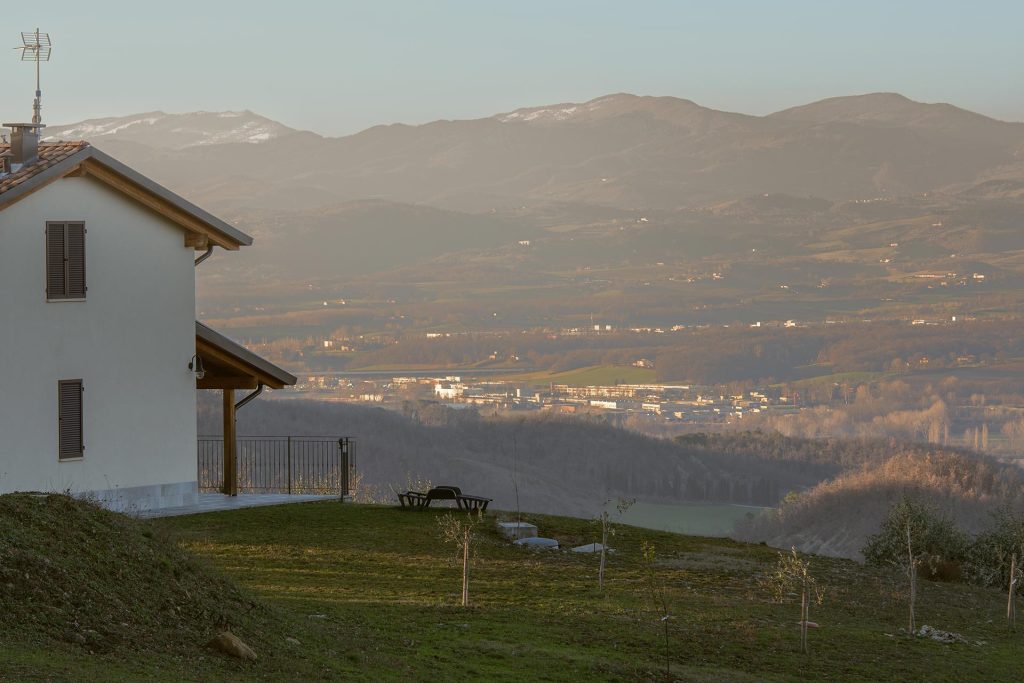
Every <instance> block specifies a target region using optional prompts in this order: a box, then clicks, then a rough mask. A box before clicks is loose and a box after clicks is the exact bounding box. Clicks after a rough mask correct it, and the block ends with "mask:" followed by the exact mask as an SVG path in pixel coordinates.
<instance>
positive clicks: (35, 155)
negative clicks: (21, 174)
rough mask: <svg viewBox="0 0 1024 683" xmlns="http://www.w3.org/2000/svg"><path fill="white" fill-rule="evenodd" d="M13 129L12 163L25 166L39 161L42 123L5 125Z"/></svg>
mask: <svg viewBox="0 0 1024 683" xmlns="http://www.w3.org/2000/svg"><path fill="white" fill-rule="evenodd" d="M4 125H5V126H7V127H8V128H10V129H11V159H10V160H11V163H14V164H20V165H22V166H25V165H27V164H34V163H35V162H36V161H38V160H39V129H40V128H43V124H41V123H5V124H4Z"/></svg>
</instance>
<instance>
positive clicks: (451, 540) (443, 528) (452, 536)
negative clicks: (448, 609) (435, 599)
mask: <svg viewBox="0 0 1024 683" xmlns="http://www.w3.org/2000/svg"><path fill="white" fill-rule="evenodd" d="M480 518H481V516H480V515H479V514H477V515H476V518H475V519H474V516H473V514H472V513H470V514H467V515H465V516H464V517H463V516H462V515H456V514H453V513H451V512H449V513H448V514H446V515H444V516H443V517H439V518H438V519H437V526H438V532H439V535H440V536H441V540H442V541H444V542H445V543H448V544H450V545H454V546H455V547H456V549H457V552H456V559H461V560H462V606H463V607H468V606H469V569H470V565H471V564H472V560H473V547H474V544H475V541H476V537H475V532H476V527H477V526H478V525H479V523H480Z"/></svg>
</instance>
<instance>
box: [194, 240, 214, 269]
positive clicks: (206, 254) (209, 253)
mask: <svg viewBox="0 0 1024 683" xmlns="http://www.w3.org/2000/svg"><path fill="white" fill-rule="evenodd" d="M213 246H214V245H212V244H211V245H210V246H208V247H207V248H206V251H204V252H203V253H202V254H201V255H200V256H199V258H197V259H196V267H197V268H198V267H199V264H200V263H202V262H203V261H205V260H206V259H208V258H210V256H212V255H213Z"/></svg>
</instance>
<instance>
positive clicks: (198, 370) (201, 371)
mask: <svg viewBox="0 0 1024 683" xmlns="http://www.w3.org/2000/svg"><path fill="white" fill-rule="evenodd" d="M188 369H189V371H191V373H192V374H193V375H195V378H196V379H197V380H198V379H202V378H203V377H206V368H204V367H203V359H202V358H200V357H199V356H198V355H195V356H192V360H190V361H189V362H188Z"/></svg>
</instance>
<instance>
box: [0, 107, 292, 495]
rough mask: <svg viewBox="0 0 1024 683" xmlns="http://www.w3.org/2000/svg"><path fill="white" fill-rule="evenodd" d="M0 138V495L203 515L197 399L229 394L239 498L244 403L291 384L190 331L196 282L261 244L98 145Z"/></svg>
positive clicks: (250, 357) (25, 134)
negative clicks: (44, 495) (238, 396)
mask: <svg viewBox="0 0 1024 683" xmlns="http://www.w3.org/2000/svg"><path fill="white" fill-rule="evenodd" d="M5 125H7V126H9V127H11V129H12V135H11V140H10V143H9V144H0V162H2V164H0V292H2V294H0V493H6V492H10V491H71V492H73V493H87V494H92V495H94V496H96V497H97V498H99V499H100V500H103V501H105V502H106V503H107V504H108V505H110V506H111V507H114V508H117V509H139V510H142V509H152V508H159V507H167V506H176V505H184V504H190V503H193V502H195V501H196V499H197V458H196V390H197V388H200V389H203V388H205V389H219V390H222V391H223V393H224V405H225V426H226V427H227V429H226V432H225V433H226V434H227V436H228V438H226V439H225V461H226V464H225V473H226V474H225V489H224V490H225V492H226V493H235V492H237V489H236V488H235V486H234V481H233V476H232V475H231V474H229V473H228V461H229V460H230V462H231V464H232V465H233V458H234V439H233V435H234V429H233V426H234V409H235V401H234V391H235V390H236V389H247V388H248V389H255V390H257V391H258V390H261V389H262V388H263V387H264V386H268V387H271V388H280V387H282V386H284V385H286V384H294V382H295V378H294V377H292V376H291V375H290V374H288V373H287V372H285V371H283V370H281V369H280V368H277V367H275V366H273V365H271V364H270V363H267V362H266V361H264V360H262V359H260V358H258V357H257V356H255V355H254V354H252V353H250V352H248V351H247V350H246V349H244V348H243V347H241V346H239V345H237V344H235V343H233V342H231V341H230V340H228V339H226V338H224V337H223V336H221V335H219V334H217V333H216V332H214V331H213V330H210V329H209V328H206V327H205V326H202V325H199V324H198V323H197V322H196V321H195V268H196V267H197V266H198V264H199V262H201V261H202V260H203V259H204V258H205V257H206V256H208V255H209V252H210V250H212V249H213V248H214V247H221V248H222V249H227V250H236V249H238V248H240V247H242V246H246V245H249V244H251V243H252V238H250V237H249V236H248V235H245V234H244V233H242V232H240V231H238V230H237V229H235V228H233V227H232V226H230V225H228V224H227V223H225V222H224V221H222V220H220V219H218V218H216V217H214V216H212V215H210V214H209V213H207V212H205V211H203V210H202V209H200V208H199V207H197V206H194V205H192V204H190V203H189V202H187V201H186V200H184V199H182V198H181V197H179V196H177V195H175V194H174V193H172V192H170V191H168V190H167V189H165V188H163V187H161V186H160V185H158V184H156V183H154V182H153V181H151V180H149V179H148V178H146V177H144V176H142V175H141V174H139V173H137V172H135V171H134V170H132V169H131V168H128V167H127V166H125V165H124V164H122V163H120V162H118V161H117V160H115V159H113V158H111V157H109V156H108V155H106V154H104V153H102V152H100V151H99V150H97V149H96V148H94V147H92V146H90V145H89V144H88V143H85V142H58V143H49V144H40V143H39V141H38V133H39V126H38V125H36V124H5ZM197 251H200V252H205V253H204V254H203V256H201V257H200V258H199V259H196V258H195V252H197ZM197 370H205V372H196V371H197ZM229 420H230V422H231V424H230V425H228V422H229ZM229 441H230V443H229ZM232 471H233V470H232Z"/></svg>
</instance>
